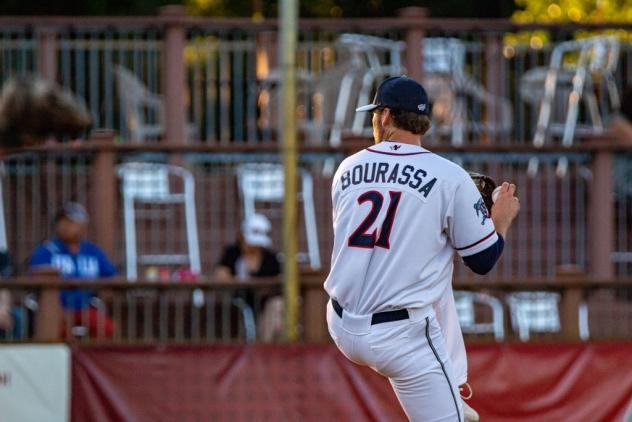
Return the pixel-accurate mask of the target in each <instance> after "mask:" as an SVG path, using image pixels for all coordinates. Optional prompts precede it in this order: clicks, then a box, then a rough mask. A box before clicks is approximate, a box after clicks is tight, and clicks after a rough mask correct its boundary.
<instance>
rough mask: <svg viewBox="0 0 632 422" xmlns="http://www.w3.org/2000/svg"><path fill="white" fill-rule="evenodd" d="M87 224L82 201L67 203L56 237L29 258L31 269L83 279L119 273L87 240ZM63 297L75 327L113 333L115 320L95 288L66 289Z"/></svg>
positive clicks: (57, 221)
mask: <svg viewBox="0 0 632 422" xmlns="http://www.w3.org/2000/svg"><path fill="white" fill-rule="evenodd" d="M87 225H88V213H87V212H86V210H85V208H84V207H83V206H82V205H81V204H78V203H74V202H69V203H67V204H65V205H64V206H63V208H62V209H61V210H59V212H58V213H57V215H56V217H55V234H56V237H55V238H54V239H52V240H49V241H46V242H45V243H44V244H42V245H41V246H39V247H38V248H37V249H36V250H35V252H34V253H33V256H32V257H31V262H30V270H31V272H32V273H33V274H51V273H53V274H58V275H59V276H60V277H62V278H66V279H82V280H90V279H97V278H104V277H111V276H113V275H114V274H116V268H115V267H114V266H113V265H112V263H111V262H110V260H109V259H108V258H107V256H106V255H105V253H104V252H103V251H102V250H101V249H100V248H99V247H98V246H97V245H95V244H94V243H91V242H88V241H86V240H84V237H85V234H86V229H87ZM60 298H61V304H62V307H63V309H64V310H65V311H66V316H67V318H69V319H70V321H71V324H72V325H73V327H75V326H84V327H85V326H87V327H86V328H87V330H88V333H89V334H90V336H91V337H96V336H98V335H103V336H105V337H112V335H113V333H114V323H113V321H112V319H111V318H110V317H109V316H108V315H107V313H106V312H105V310H103V309H101V308H102V307H100V306H99V304H100V302H99V300H98V297H97V295H96V292H95V291H94V290H88V289H72V290H63V291H62V292H61V295H60ZM86 319H87V320H86ZM65 328H66V325H65V324H64V325H63V326H62V329H61V335H62V337H65V336H66V334H67V333H66V330H65ZM76 334H83V333H80V332H77V333H76Z"/></svg>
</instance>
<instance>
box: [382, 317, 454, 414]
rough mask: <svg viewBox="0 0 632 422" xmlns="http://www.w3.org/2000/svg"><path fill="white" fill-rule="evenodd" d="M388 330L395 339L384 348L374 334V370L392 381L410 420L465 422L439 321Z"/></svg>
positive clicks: (429, 320) (410, 324) (431, 320)
mask: <svg viewBox="0 0 632 422" xmlns="http://www.w3.org/2000/svg"><path fill="white" fill-rule="evenodd" d="M384 325H387V324H384ZM384 328H387V327H384ZM389 328H390V330H391V331H392V334H393V335H394V337H393V338H392V339H391V341H390V342H386V343H385V344H381V342H379V340H380V336H379V335H377V336H374V335H373V334H374V333H373V332H372V333H371V334H372V336H371V337H372V338H371V343H372V350H373V352H374V356H375V363H376V364H375V368H376V369H377V371H378V372H380V373H381V374H382V375H385V376H387V377H388V378H389V380H390V382H391V385H392V386H393V390H394V391H395V394H396V395H397V398H398V400H399V401H400V403H401V405H402V407H403V409H404V411H405V412H406V415H407V416H408V418H409V419H410V420H411V421H424V422H425V421H459V422H462V421H463V415H462V408H461V401H460V399H459V393H458V386H457V384H456V382H455V378H454V373H453V369H452V365H451V362H450V359H449V357H448V354H447V351H446V349H445V344H444V341H443V335H442V333H441V329H440V328H439V324H438V323H437V321H436V319H435V318H434V317H433V316H430V317H427V318H425V319H423V320H421V321H416V322H411V323H408V325H406V324H404V325H398V326H394V327H389ZM380 330H382V327H380Z"/></svg>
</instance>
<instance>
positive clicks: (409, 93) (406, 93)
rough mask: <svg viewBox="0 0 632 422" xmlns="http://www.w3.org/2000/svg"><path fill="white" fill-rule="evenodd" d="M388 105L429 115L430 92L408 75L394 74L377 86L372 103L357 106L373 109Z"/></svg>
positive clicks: (358, 109) (367, 109)
mask: <svg viewBox="0 0 632 422" xmlns="http://www.w3.org/2000/svg"><path fill="white" fill-rule="evenodd" d="M382 107H388V108H391V109H394V110H403V111H410V112H413V113H417V114H423V115H426V116H427V115H429V114H430V106H429V105H428V94H427V93H426V90H425V89H424V87H423V86H421V84H419V83H418V82H417V81H415V80H414V79H410V78H408V77H406V76H394V77H392V78H388V79H386V80H384V81H383V82H382V83H381V84H380V86H379V87H378V88H377V93H376V94H375V98H374V99H373V103H372V104H367V105H365V106H362V107H358V108H356V111H372V110H375V109H376V108H382Z"/></svg>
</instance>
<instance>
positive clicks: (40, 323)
mask: <svg viewBox="0 0 632 422" xmlns="http://www.w3.org/2000/svg"><path fill="white" fill-rule="evenodd" d="M41 280H42V282H43V286H42V288H41V290H40V292H39V298H38V300H37V301H38V307H37V313H36V314H35V333H34V337H35V340H37V341H57V340H59V327H60V326H61V324H62V322H63V313H62V309H61V304H60V303H59V287H58V286H57V281H58V280H59V277H56V276H50V277H41Z"/></svg>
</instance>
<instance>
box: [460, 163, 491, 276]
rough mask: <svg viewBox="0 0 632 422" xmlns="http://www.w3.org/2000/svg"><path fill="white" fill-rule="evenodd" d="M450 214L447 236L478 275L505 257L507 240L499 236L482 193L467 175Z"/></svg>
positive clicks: (464, 175)
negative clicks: (505, 242) (502, 255)
mask: <svg viewBox="0 0 632 422" xmlns="http://www.w3.org/2000/svg"><path fill="white" fill-rule="evenodd" d="M449 214H450V218H449V219H448V221H449V231H448V233H449V235H450V239H451V241H452V246H453V247H454V249H455V250H456V251H457V252H458V253H459V255H461V257H462V258H463V261H464V262H465V264H466V265H467V266H468V267H469V268H470V269H471V270H472V271H474V272H475V273H477V274H485V273H487V272H489V271H490V270H491V269H492V268H493V267H494V265H495V264H496V262H497V261H498V259H499V258H500V256H501V254H502V251H503V248H504V239H503V236H501V235H499V234H498V233H497V231H496V228H495V226H494V221H493V220H492V218H491V214H490V212H489V210H488V209H487V207H486V205H485V203H484V201H483V198H482V197H481V194H480V192H479V191H478V189H477V187H476V186H475V184H474V182H473V181H472V179H471V178H470V177H469V176H468V175H467V173H465V172H463V177H462V178H461V181H460V183H459V185H458V186H457V187H456V189H455V191H454V198H453V200H452V207H451V209H450V210H449Z"/></svg>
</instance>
